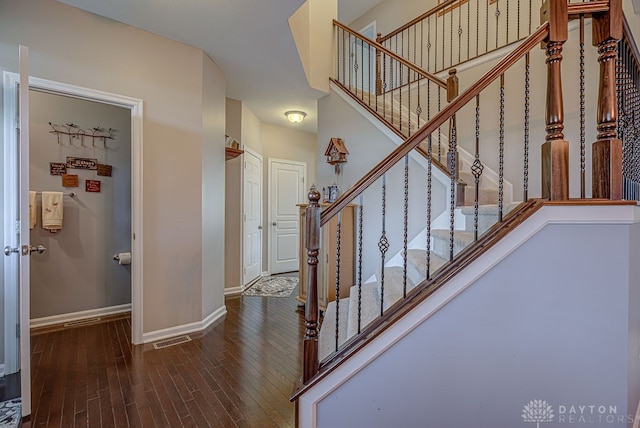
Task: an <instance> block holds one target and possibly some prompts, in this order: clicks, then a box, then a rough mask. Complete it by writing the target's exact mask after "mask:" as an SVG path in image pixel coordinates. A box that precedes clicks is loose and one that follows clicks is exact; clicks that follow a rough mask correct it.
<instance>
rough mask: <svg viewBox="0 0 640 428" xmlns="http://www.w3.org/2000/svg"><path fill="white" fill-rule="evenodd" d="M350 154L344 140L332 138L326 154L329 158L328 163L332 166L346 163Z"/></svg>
mask: <svg viewBox="0 0 640 428" xmlns="http://www.w3.org/2000/svg"><path fill="white" fill-rule="evenodd" d="M348 154H349V150H347V148H346V147H345V145H344V141H342V138H332V139H331V140H330V141H329V145H328V146H327V150H326V151H325V152H324V155H325V156H326V157H327V163H329V164H331V165H336V164H339V163H343V162H346V161H347V155H348Z"/></svg>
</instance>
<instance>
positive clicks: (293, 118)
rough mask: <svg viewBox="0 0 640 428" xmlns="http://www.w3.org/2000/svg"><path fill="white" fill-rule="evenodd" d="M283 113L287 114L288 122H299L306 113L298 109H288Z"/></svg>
mask: <svg viewBox="0 0 640 428" xmlns="http://www.w3.org/2000/svg"><path fill="white" fill-rule="evenodd" d="M284 115H285V116H287V119H289V122H291V123H300V122H302V120H303V119H304V118H305V116H306V115H307V113H305V112H303V111H300V110H290V111H288V112H285V114H284Z"/></svg>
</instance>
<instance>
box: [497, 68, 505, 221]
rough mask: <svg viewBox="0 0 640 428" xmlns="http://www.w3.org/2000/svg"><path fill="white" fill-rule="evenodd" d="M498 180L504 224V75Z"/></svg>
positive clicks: (499, 199) (501, 98)
mask: <svg viewBox="0 0 640 428" xmlns="http://www.w3.org/2000/svg"><path fill="white" fill-rule="evenodd" d="M499 174H500V178H499V180H498V221H500V222H502V203H503V197H504V73H503V74H501V75H500V160H499Z"/></svg>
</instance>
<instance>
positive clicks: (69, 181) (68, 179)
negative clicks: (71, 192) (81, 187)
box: [62, 174, 78, 187]
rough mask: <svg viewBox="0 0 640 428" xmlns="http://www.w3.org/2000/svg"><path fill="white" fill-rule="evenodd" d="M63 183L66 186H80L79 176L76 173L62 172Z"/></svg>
mask: <svg viewBox="0 0 640 428" xmlns="http://www.w3.org/2000/svg"><path fill="white" fill-rule="evenodd" d="M62 185H63V186H64V187H78V176H77V175H76V174H62Z"/></svg>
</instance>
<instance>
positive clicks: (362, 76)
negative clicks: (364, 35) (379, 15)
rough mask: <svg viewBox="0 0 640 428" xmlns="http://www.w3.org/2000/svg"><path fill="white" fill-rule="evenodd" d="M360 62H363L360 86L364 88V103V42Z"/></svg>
mask: <svg viewBox="0 0 640 428" xmlns="http://www.w3.org/2000/svg"><path fill="white" fill-rule="evenodd" d="M360 61H362V65H361V67H360V69H361V70H360V86H361V87H362V101H364V40H361V41H360Z"/></svg>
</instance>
